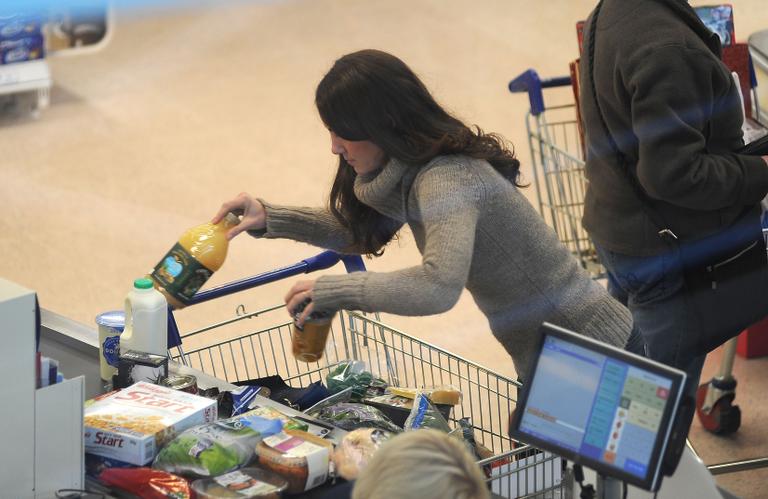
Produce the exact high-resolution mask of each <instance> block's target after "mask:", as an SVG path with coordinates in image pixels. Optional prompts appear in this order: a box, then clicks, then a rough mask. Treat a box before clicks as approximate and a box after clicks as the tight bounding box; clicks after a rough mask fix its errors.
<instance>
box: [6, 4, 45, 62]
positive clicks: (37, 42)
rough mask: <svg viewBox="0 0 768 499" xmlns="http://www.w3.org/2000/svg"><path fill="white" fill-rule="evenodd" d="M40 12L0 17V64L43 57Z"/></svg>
mask: <svg viewBox="0 0 768 499" xmlns="http://www.w3.org/2000/svg"><path fill="white" fill-rule="evenodd" d="M42 20H43V14H42V13H41V12H38V13H35V12H26V13H16V14H13V15H10V16H3V15H0V64H10V63H14V62H24V61H31V60H34V59H42V58H43V57H45V47H44V43H43V34H42V31H41V29H42Z"/></svg>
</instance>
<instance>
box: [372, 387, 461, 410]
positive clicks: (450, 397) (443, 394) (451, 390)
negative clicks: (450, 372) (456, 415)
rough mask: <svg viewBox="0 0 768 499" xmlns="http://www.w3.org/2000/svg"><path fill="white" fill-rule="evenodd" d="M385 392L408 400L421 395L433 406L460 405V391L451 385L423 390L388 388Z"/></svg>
mask: <svg viewBox="0 0 768 499" xmlns="http://www.w3.org/2000/svg"><path fill="white" fill-rule="evenodd" d="M387 391H388V392H389V393H391V394H392V395H399V396H400V397H406V398H409V399H414V398H416V394H417V393H423V394H425V395H426V396H427V397H429V400H430V401H431V402H432V403H433V404H445V405H458V404H460V403H461V390H459V389H458V388H456V387H455V386H453V385H441V386H432V387H425V388H406V387H396V386H390V387H389V388H387Z"/></svg>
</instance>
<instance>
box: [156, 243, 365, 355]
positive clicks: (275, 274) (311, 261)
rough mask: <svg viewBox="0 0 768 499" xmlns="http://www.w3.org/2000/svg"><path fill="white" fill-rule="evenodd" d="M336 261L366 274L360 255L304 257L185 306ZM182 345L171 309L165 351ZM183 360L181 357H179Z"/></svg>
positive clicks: (205, 293) (201, 295)
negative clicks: (166, 348)
mask: <svg viewBox="0 0 768 499" xmlns="http://www.w3.org/2000/svg"><path fill="white" fill-rule="evenodd" d="M339 261H342V262H343V263H344V266H345V267H346V269H347V272H362V271H365V264H364V263H363V259H362V258H361V257H360V256H359V255H340V254H338V253H336V252H335V251H323V252H322V253H320V254H318V255H315V256H312V257H309V258H306V259H304V260H302V261H300V262H299V263H296V264H294V265H289V266H287V267H283V268H280V269H276V270H271V271H269V272H264V273H263V274H258V275H255V276H252V277H247V278H245V279H240V280H239V281H232V282H228V283H226V284H222V285H221V286H218V287H215V288H213V289H209V290H206V291H200V292H199V293H197V294H195V296H193V297H192V299H191V300H190V301H189V303H188V306H190V305H197V304H198V303H203V302H206V301H209V300H213V299H214V298H221V297H222V296H227V295H231V294H233V293H238V292H240V291H245V290H246V289H251V288H255V287H257V286H262V285H264V284H269V283H271V282H275V281H279V280H281V279H285V278H287V277H292V276H295V275H299V274H308V273H310V272H315V271H318V270H323V269H327V268H330V267H333V266H334V265H336V264H337V263H338V262H339ZM180 345H181V335H180V334H179V328H178V325H177V324H176V319H175V318H174V316H173V312H172V311H171V309H170V308H169V309H168V348H169V349H171V348H174V347H179V346H180ZM182 358H183V356H182Z"/></svg>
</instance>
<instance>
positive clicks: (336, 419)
mask: <svg viewBox="0 0 768 499" xmlns="http://www.w3.org/2000/svg"><path fill="white" fill-rule="evenodd" d="M317 417H318V418H319V419H321V420H323V421H327V422H328V423H331V424H332V425H334V426H338V427H339V428H341V429H342V430H347V431H352V430H356V429H358V428H379V429H381V430H386V431H390V432H392V433H400V432H401V431H403V430H402V428H400V427H398V426H397V425H396V424H395V423H393V422H392V421H390V420H389V418H388V417H386V416H385V415H384V414H382V412H381V411H380V410H378V409H376V408H375V407H371V406H369V405H365V404H355V403H341V404H336V405H332V406H329V407H324V408H323V409H321V410H320V413H319V414H318V415H317Z"/></svg>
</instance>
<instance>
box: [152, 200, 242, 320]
mask: <svg viewBox="0 0 768 499" xmlns="http://www.w3.org/2000/svg"><path fill="white" fill-rule="evenodd" d="M238 223H240V219H239V218H237V216H236V215H234V214H233V213H227V216H226V217H224V218H223V219H222V220H221V221H220V222H219V223H217V224H212V223H210V222H209V223H205V224H202V225H198V226H197V227H192V228H191V229H189V230H187V231H186V232H184V234H182V235H181V237H180V238H179V242H177V243H176V244H175V245H174V246H173V248H171V249H170V251H168V253H166V255H165V256H164V257H163V259H162V260H160V262H159V263H158V264H157V265H156V266H155V270H153V271H152V280H153V281H154V282H155V287H156V288H157V289H158V290H159V291H160V292H161V293H163V295H165V298H166V299H167V300H168V303H169V304H170V305H171V306H172V307H173V308H176V309H178V308H184V307H185V306H187V305H188V304H189V300H191V299H192V297H193V296H195V293H197V290H199V289H200V288H201V287H202V286H203V284H205V281H207V280H208V279H209V278H210V277H211V275H213V273H214V272H216V271H217V270H219V268H221V266H222V264H224V260H225V259H226V258H227V249H228V248H229V241H227V237H226V234H227V231H228V230H229V229H231V228H232V227H234V226H235V225H237V224H238Z"/></svg>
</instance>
